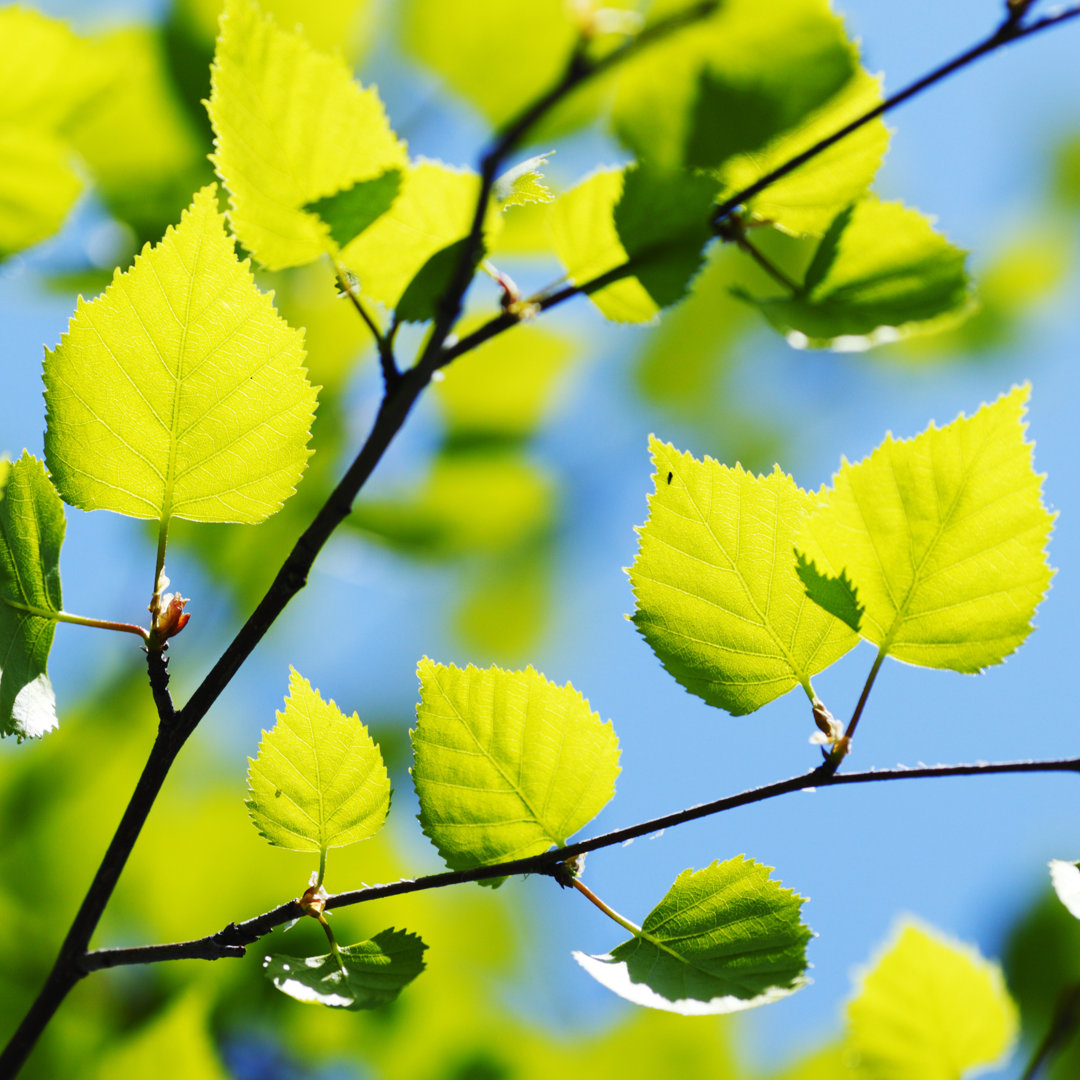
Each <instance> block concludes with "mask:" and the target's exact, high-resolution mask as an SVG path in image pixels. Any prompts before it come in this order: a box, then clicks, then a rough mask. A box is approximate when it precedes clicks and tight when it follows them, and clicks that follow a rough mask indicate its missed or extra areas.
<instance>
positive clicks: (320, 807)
mask: <svg viewBox="0 0 1080 1080" xmlns="http://www.w3.org/2000/svg"><path fill="white" fill-rule="evenodd" d="M248 788H249V789H250V796H249V797H248V799H247V800H246V805H247V808H248V813H249V814H251V820H252V821H253V822H254V823H255V827H256V828H257V829H258V830H259V832H260V833H262V835H263V836H265V837H266V839H267V840H269V841H270V843H271V844H275V845H277V846H278V847H283V848H288V849H289V850H290V851H319V852H325V851H326V850H327V848H332V847H345V846H346V845H348V844H354V843H356V841H357V840H366V839H368V837H371V836H374V835H375V833H377V832H378V831H379V830H380V829H381V828H382V827H383V823H384V822H385V820H386V814H387V811H388V810H389V809H390V778H389V777H388V776H387V773H386V766H385V765H384V764H383V759H382V755H381V754H380V753H379V748H378V746H377V745H376V744H375V742H374V741H373V740H372V738H371V736H370V735H369V734H368V730H367V728H366V727H364V725H363V724H361V723H360V718H359V716H357V715H356V713H353V714H352V716H346V715H345V714H344V713H343V712H342V711H341V710H340V709H339V708H338V707H337V705H336V704H334V702H333V701H330V702H325V701H323V699H322V697H321V695H320V694H319V692H318V691H317V690H313V689H312V687H311V683H309V682H308V681H307V679H305V678H302V677H301V676H300V675H299V674H298V673H297V672H296V670H295V669H293V668H290V669H289V696H288V697H287V698H286V699H285V711H284V712H280V713H277V723H276V724H275V725H274V726H273V728H272V729H271V730H270V731H264V732H263V737H262V741H261V742H260V743H259V754H258V757H256V758H254V759H251V758H249V759H248Z"/></svg>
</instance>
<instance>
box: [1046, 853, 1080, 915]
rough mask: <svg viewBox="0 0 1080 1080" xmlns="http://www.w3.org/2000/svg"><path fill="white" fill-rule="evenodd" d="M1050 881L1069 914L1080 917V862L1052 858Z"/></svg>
mask: <svg viewBox="0 0 1080 1080" xmlns="http://www.w3.org/2000/svg"><path fill="white" fill-rule="evenodd" d="M1050 881H1051V883H1052V884H1053V886H1054V892H1056V893H1057V895H1058V899H1059V900H1060V901H1061V902H1062V903H1063V904H1064V905H1065V907H1066V909H1067V910H1068V912H1069V914H1070V915H1072V916H1074V917H1075V918H1077V919H1080V863H1074V862H1065V860H1064V859H1051V860H1050Z"/></svg>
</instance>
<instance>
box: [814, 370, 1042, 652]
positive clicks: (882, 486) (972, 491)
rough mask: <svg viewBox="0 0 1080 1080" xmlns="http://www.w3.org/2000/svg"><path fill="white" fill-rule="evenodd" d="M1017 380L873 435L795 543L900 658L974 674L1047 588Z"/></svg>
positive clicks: (1020, 626)
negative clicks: (916, 429) (952, 414)
mask: <svg viewBox="0 0 1080 1080" xmlns="http://www.w3.org/2000/svg"><path fill="white" fill-rule="evenodd" d="M1028 392H1029V388H1028V387H1016V388H1014V389H1013V390H1012V391H1011V392H1010V393H1008V394H1006V395H1002V397H1000V398H998V400H997V401H996V402H995V403H994V404H993V405H984V406H983V407H982V408H981V409H980V410H979V411H978V412H977V413H976V414H975V415H974V416H972V417H970V418H967V417H965V416H963V414H961V415H960V417H958V418H957V419H956V420H954V421H953V422H952V423H951V424H949V425H948V426H947V427H945V428H941V429H938V428H936V427H934V425H933V424H931V425H930V427H929V428H928V429H927V430H926V431H924V432H923V433H922V434H921V435H917V436H916V437H915V438H913V439H903V440H895V439H894V438H893V437H892V435H888V436H886V438H885V441H884V443H882V444H881V446H879V447H878V448H877V449H876V450H875V451H874V452H873V453H872V454H871V455H870V456H869V457H868V458H866V459H865V460H863V461H861V462H859V463H858V464H855V465H851V464H849V463H848V462H847V461H845V462H844V463H843V465H842V466H841V469H840V471H839V472H838V473H837V474H836V477H835V479H834V484H833V487H832V489H831V490H830V491H828V492H827V493H826V495H825V498H824V499H822V500H820V501H819V503H818V506H817V508H816V509H815V510H814V512H813V513H812V514H811V515H810V517H809V518H807V519H806V521H805V522H804V524H803V527H802V529H801V531H800V533H799V539H798V547H799V550H800V551H802V552H804V553H805V554H806V555H807V556H808V557H809V558H811V559H813V561H814V562H815V563H816V564H817V566H818V568H819V570H820V571H822V572H823V573H826V574H829V575H831V576H833V577H836V576H838V575H840V574H841V573H845V572H846V574H847V575H848V577H849V579H850V581H851V582H852V584H853V585H854V587H855V588H856V589H857V590H858V595H859V600H860V602H861V603H862V604H864V605H865V615H864V617H863V621H862V627H861V633H862V635H863V637H865V638H866V639H867V640H868V641H872V642H873V643H874V644H875V645H877V646H878V647H879V649H880V650H881V651H882V652H883V653H887V654H888V655H890V656H895V657H896V658H897V659H899V660H904V661H906V662H907V663H909V664H921V665H923V666H926V667H939V668H950V669H952V670H953V671H963V672H969V673H974V672H977V671H981V670H982V669H983V668H985V667H987V666H989V665H991V664H999V663H1001V662H1002V660H1004V658H1005V657H1006V656H1008V655H1009V654H1010V653H1011V652H1013V651H1014V650H1016V649H1017V648H1019V646H1020V645H1021V644H1023V642H1024V640H1025V638H1026V637H1027V636H1028V634H1029V633H1030V632H1031V628H1032V627H1031V619H1032V616H1033V615H1034V613H1035V607H1036V605H1037V604H1038V603H1039V601H1040V600H1042V598H1043V596H1044V595H1045V593H1046V590H1047V589H1048V588H1049V585H1050V578H1051V576H1052V572H1051V570H1050V567H1049V564H1048V562H1047V558H1046V550H1045V549H1046V544H1047V540H1048V538H1049V535H1050V529H1051V526H1052V524H1053V520H1054V518H1053V515H1051V514H1049V513H1047V511H1046V509H1045V508H1044V507H1043V505H1042V499H1041V490H1042V477H1041V476H1039V475H1038V474H1037V473H1036V472H1035V471H1034V469H1033V468H1032V452H1033V447H1032V445H1031V443H1028V442H1025V441H1024V432H1025V430H1026V425H1025V424H1024V422H1023V415H1024V411H1025V404H1026V402H1027V397H1028Z"/></svg>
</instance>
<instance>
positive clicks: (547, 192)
mask: <svg viewBox="0 0 1080 1080" xmlns="http://www.w3.org/2000/svg"><path fill="white" fill-rule="evenodd" d="M554 153H555V151H554V150H549V151H548V152H547V153H546V154H537V155H536V156H535V157H531V158H529V159H528V160H526V161H523V162H521V164H520V165H515V166H514V167H513V168H512V169H507V170H506V172H504V173H503V174H502V176H500V177H499V178H498V179H497V180H496V181H495V186H494V187H493V188H492V191H491V195H492V198H493V199H494V200H495V201H496V202H497V203H498V204H499V206H500V207H502V208H503V209H504V210H505V209H506V208H507V207H510V206H524V205H525V204H526V203H548V202H551V201H552V200H553V199H554V198H555V196H554V195H552V194H551V189H550V188H549V187H548V186H547V185H546V184H541V183H540V181H541V180H542V179H543V178H544V174H543V173H542V172H540V170H541V169H542V168H543V167H544V166H545V165H546V164H547V163H548V161H550V160H551V155H552V154H554Z"/></svg>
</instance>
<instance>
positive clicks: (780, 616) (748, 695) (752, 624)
mask: <svg viewBox="0 0 1080 1080" xmlns="http://www.w3.org/2000/svg"><path fill="white" fill-rule="evenodd" d="M649 448H650V450H651V452H652V457H653V463H654V465H655V466H656V473H655V474H654V476H653V481H654V483H655V485H656V491H655V492H654V493H653V494H652V495H651V496H650V497H649V519H648V521H646V523H645V524H644V525H643V526H642V527H641V528H640V529H639V530H638V533H639V536H640V540H639V543H638V554H637V557H636V558H635V559H634V564H633V566H632V567H631V568H630V570H629V574H630V583H631V585H632V586H633V589H634V596H635V598H636V600H637V607H636V610H635V612H634V616H633V618H634V623H635V624H636V625H637V628H638V630H640V631H641V634H642V636H643V637H644V638H645V640H646V641H648V643H649V645H650V646H651V647H652V649H653V651H654V652H655V653H656V655H657V656H658V657H659V658H660V661H661V663H663V665H664V667H666V668H667V670H668V671H669V672H671V674H672V675H673V676H674V677H675V678H676V679H677V680H678V681H679V682H680V683H681V684H682V685H683V686H685V687H686V689H687V690H689V691H690V692H691V693H694V694H697V695H698V696H699V697H702V698H704V699H705V700H706V701H707V702H708V703H709V704H710V705H717V706H719V707H720V708H722V709H726V710H727V711H728V712H730V713H733V714H734V715H736V716H738V715H742V714H743V713H749V712H753V711H754V710H755V709H759V708H760V707H761V706H762V705H765V704H767V703H768V702H770V701H772V700H773V699H774V698H777V697H779V696H780V695H781V694H785V693H787V691H788V690H790V689H792V688H793V687H795V686H798V685H800V684H801V685H802V686H803V687H804V688H805V689H806V692H807V694H808V695H809V696H811V697H813V690H812V689H811V687H810V676H811V675H813V674H815V673H816V672H818V671H821V670H822V669H823V668H825V667H827V666H828V665H829V664H831V663H832V662H833V661H834V660H837V659H838V658H839V657H841V656H843V655H844V653H846V652H847V651H848V650H849V649H850V648H851V647H852V646H853V645H854V644H855V642H856V641H857V638H856V636H855V635H854V634H853V633H852V632H851V631H850V630H849V629H848V628H847V627H846V626H844V625H843V624H842V623H841V622H840V621H839V620H837V619H835V618H834V617H833V616H832V615H830V614H828V613H826V612H825V611H823V610H822V609H821V608H819V607H818V606H817V605H816V604H813V603H811V602H810V600H809V599H808V598H807V596H806V592H805V590H804V588H803V584H802V582H801V581H800V580H799V577H798V574H797V573H796V569H795V557H794V555H793V554H792V547H793V545H794V543H795V538H796V535H797V533H798V529H799V526H800V524H801V522H802V521H803V519H804V518H805V517H806V515H807V514H808V513H809V512H810V510H812V509H813V507H814V505H815V503H816V501H817V497H816V496H814V495H812V494H809V493H808V492H805V491H803V490H802V489H801V488H799V487H798V486H797V485H796V483H795V481H794V480H793V479H792V478H791V477H790V476H787V475H786V474H785V473H782V472H781V471H780V470H779V468H777V469H776V470H774V471H773V472H772V473H771V474H770V475H768V476H755V475H753V474H752V473H748V472H746V471H745V470H744V469H742V468H741V466H739V465H736V466H735V467H734V468H730V467H728V466H726V465H721V464H720V463H719V462H717V461H714V460H713V459H712V458H708V457H707V458H705V460H704V461H698V460H697V459H696V458H694V457H693V456H692V455H691V454H689V453H680V452H679V451H678V450H676V449H675V448H674V447H673V446H671V445H670V444H668V443H662V442H660V441H659V440H658V439H656V438H652V439H650V441H649Z"/></svg>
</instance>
